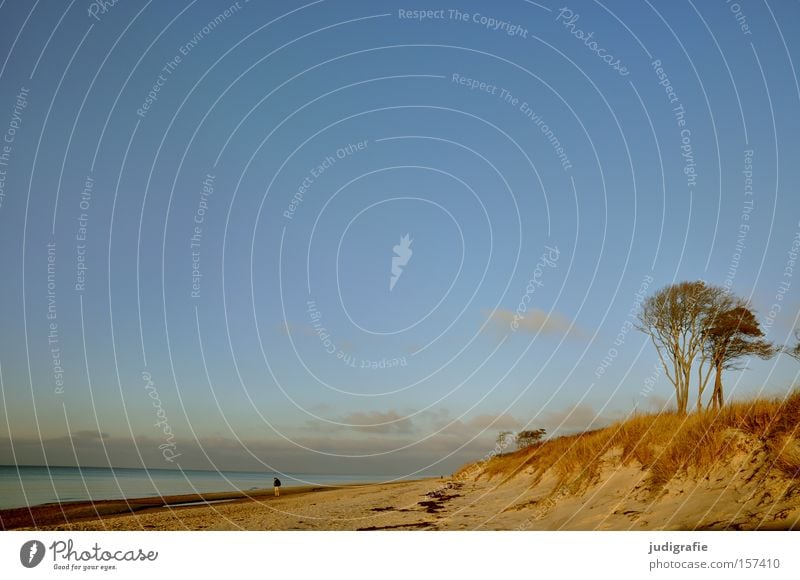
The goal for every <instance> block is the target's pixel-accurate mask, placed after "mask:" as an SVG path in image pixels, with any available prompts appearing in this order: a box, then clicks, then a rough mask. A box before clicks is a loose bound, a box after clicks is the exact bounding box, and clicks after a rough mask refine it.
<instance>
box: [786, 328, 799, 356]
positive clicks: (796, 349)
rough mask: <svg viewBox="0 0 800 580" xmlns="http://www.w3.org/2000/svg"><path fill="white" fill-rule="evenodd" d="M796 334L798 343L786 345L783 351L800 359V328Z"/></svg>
mask: <svg viewBox="0 0 800 580" xmlns="http://www.w3.org/2000/svg"><path fill="white" fill-rule="evenodd" d="M794 336H795V338H797V344H795V345H794V346H789V347H786V348H785V349H784V350H783V352H785V353H786V354H788V355H789V356H793V357H794V358H796V359H797V360H800V328H799V329H797V330H795V331H794Z"/></svg>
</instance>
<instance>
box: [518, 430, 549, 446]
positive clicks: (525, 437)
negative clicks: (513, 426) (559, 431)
mask: <svg viewBox="0 0 800 580" xmlns="http://www.w3.org/2000/svg"><path fill="white" fill-rule="evenodd" d="M546 434H547V431H545V430H544V429H531V430H528V431H520V432H519V433H517V449H525V448H526V447H530V446H531V445H535V444H536V443H538V442H539V441H541V440H542V439H543V438H544V436H545V435H546Z"/></svg>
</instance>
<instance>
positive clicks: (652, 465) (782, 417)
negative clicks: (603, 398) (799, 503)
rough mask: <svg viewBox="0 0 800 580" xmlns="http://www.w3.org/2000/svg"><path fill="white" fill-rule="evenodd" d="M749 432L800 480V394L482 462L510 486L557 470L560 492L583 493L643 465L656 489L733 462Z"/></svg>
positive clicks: (555, 442)
mask: <svg viewBox="0 0 800 580" xmlns="http://www.w3.org/2000/svg"><path fill="white" fill-rule="evenodd" d="M742 435H745V436H747V438H749V440H756V441H758V442H759V443H760V448H763V449H764V450H765V451H766V452H767V453H768V456H769V463H770V464H772V465H774V466H775V467H776V468H778V469H780V470H781V471H783V472H784V473H785V474H786V475H787V476H789V477H800V441H799V438H800V390H797V391H794V392H793V393H791V394H790V395H789V396H788V397H787V398H786V399H785V400H783V399H779V398H776V399H756V400H752V401H742V402H735V403H732V404H730V405H727V406H725V407H724V408H723V409H722V410H720V411H702V412H699V413H692V414H689V415H685V416H682V415H678V414H676V413H674V412H667V413H659V414H654V415H635V416H633V417H631V418H629V419H627V420H625V421H621V422H619V423H616V424H614V425H611V426H609V427H606V428H604V429H598V430H596V431H590V432H587V433H580V434H577V435H568V436H563V437H557V438H554V439H550V440H547V441H544V442H542V443H539V444H537V445H535V446H533V447H530V448H528V449H523V450H520V451H517V452H515V453H507V454H504V455H502V456H499V457H494V458H492V459H490V460H488V461H486V462H484V463H483V464H482V465H481V468H482V469H481V470H480V473H481V476H487V477H489V478H492V479H494V478H497V477H500V478H501V481H502V480H506V479H508V478H510V477H513V476H515V475H517V474H518V473H520V472H522V471H524V470H531V471H532V472H533V477H534V479H535V480H537V481H538V480H539V479H541V477H542V476H543V475H544V474H545V473H547V472H549V473H554V474H555V475H556V476H557V477H558V484H557V487H559V488H560V487H562V486H566V488H567V489H568V490H570V491H572V492H578V491H580V489H582V488H584V487H585V486H587V485H590V484H591V483H593V482H595V481H596V479H597V478H598V476H599V473H600V468H601V467H602V466H603V465H604V464H608V463H609V462H611V464H612V465H614V464H618V465H638V466H640V467H641V468H642V469H644V470H646V471H647V472H648V476H647V481H648V484H649V487H650V488H651V490H653V491H657V490H659V489H661V488H663V486H664V485H666V484H667V483H668V482H669V481H670V480H671V479H672V478H674V477H676V476H679V475H681V474H689V475H697V476H702V475H704V474H707V473H708V472H709V471H710V470H711V469H712V468H713V466H714V465H715V464H716V463H717V462H721V461H725V460H727V459H730V458H731V456H733V455H734V454H735V453H736V452H737V451H739V450H740V448H739V446H738V445H737V444H736V441H737V439H741V436H742ZM469 469H470V468H469V467H465V468H464V469H462V470H461V473H470V471H469ZM475 471H476V470H475V468H474V466H473V468H472V473H475Z"/></svg>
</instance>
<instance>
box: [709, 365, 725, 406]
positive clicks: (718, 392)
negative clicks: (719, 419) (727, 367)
mask: <svg viewBox="0 0 800 580" xmlns="http://www.w3.org/2000/svg"><path fill="white" fill-rule="evenodd" d="M711 407H712V408H713V409H714V410H717V411H718V410H719V409H721V408H722V364H717V376H716V377H714V391H713V392H712V393H711Z"/></svg>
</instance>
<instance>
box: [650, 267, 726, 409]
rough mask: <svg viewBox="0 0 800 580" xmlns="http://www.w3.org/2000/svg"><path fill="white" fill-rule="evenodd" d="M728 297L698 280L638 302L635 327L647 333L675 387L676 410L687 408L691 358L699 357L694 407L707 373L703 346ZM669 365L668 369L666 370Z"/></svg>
mask: <svg viewBox="0 0 800 580" xmlns="http://www.w3.org/2000/svg"><path fill="white" fill-rule="evenodd" d="M731 301H732V298H731V297H730V295H729V294H728V293H727V292H726V291H725V290H724V289H723V288H720V287H717V286H709V285H707V284H706V283H705V282H703V281H702V280H698V281H695V282H679V283H677V284H672V285H670V286H666V287H664V288H662V289H661V290H659V291H658V292H656V293H655V294H654V295H652V296H649V297H648V298H647V299H645V301H644V302H643V303H642V309H641V311H640V312H639V323H638V324H637V328H638V329H639V330H640V331H642V332H644V333H646V334H648V335H649V336H650V339H651V341H652V342H653V345H654V346H655V347H656V351H657V352H658V358H659V360H660V361H661V364H662V366H663V367H664V371H665V373H666V375H667V378H668V379H669V381H670V382H671V383H672V385H673V386H674V387H675V398H676V403H677V407H678V413H680V414H686V413H687V411H688V407H689V387H690V384H691V373H692V368H693V366H694V363H695V360H696V359H698V358H699V362H700V365H699V369H698V375H699V384H698V408H699V406H700V405H701V402H700V398H701V397H702V391H703V389H704V388H705V385H706V383H707V382H708V377H709V376H710V373H709V372H707V373H706V375H705V377H704V376H703V368H704V365H705V363H706V362H707V361H708V358H707V355H706V352H705V351H704V346H705V343H706V336H707V333H708V331H709V329H710V328H711V326H712V325H713V321H714V319H715V318H716V317H717V316H718V315H719V314H720V313H721V312H724V311H726V310H728V309H730V307H731V305H732V302H731ZM670 367H671V370H670Z"/></svg>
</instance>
